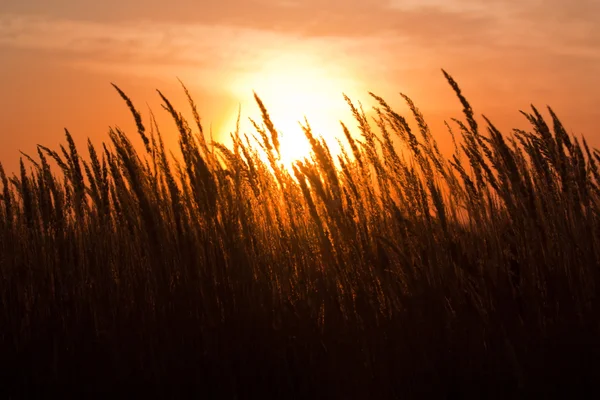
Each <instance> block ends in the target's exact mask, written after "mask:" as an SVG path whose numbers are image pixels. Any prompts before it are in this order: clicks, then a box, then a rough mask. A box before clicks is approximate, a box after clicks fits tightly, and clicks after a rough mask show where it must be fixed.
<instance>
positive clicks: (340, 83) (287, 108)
mask: <svg viewBox="0 0 600 400" xmlns="http://www.w3.org/2000/svg"><path fill="white" fill-rule="evenodd" d="M317 61H318V60H316V59H315V57H310V56H308V55H305V54H303V55H295V54H287V55H280V56H279V57H278V58H276V59H274V60H270V62H269V63H267V65H266V66H265V67H263V68H260V69H258V70H256V71H254V72H251V73H246V74H242V75H241V76H240V77H239V78H238V79H235V80H234V81H233V82H232V83H231V85H232V87H233V89H234V90H232V91H233V92H234V93H236V94H238V95H239V97H241V98H242V101H241V106H242V118H241V119H240V131H241V132H246V133H249V132H252V133H255V129H254V127H253V126H252V124H251V123H250V121H249V120H248V117H251V118H252V119H253V120H254V121H256V122H257V123H259V124H260V123H261V122H262V121H261V118H260V117H261V114H260V110H259V108H258V106H257V104H256V102H255V100H254V94H253V92H255V93H256V94H257V95H258V96H259V97H260V99H261V101H262V102H263V103H264V105H265V107H266V108H267V111H268V113H269V116H270V119H271V121H272V122H273V125H274V126H275V129H276V130H277V131H278V132H279V135H278V136H279V141H280V154H281V157H280V159H279V161H280V162H281V164H282V165H283V166H284V167H285V168H287V169H289V170H291V167H292V165H293V163H294V162H296V161H299V160H303V159H305V158H307V157H310V155H311V146H310V144H309V142H308V140H307V138H306V135H305V133H304V130H303V128H302V126H301V123H302V125H305V122H304V121H305V119H306V120H307V121H308V123H309V125H310V128H311V131H312V133H313V135H314V136H315V137H317V138H320V137H322V138H323V139H324V140H325V142H326V143H327V146H328V147H329V149H330V151H331V153H332V155H333V156H334V157H336V156H337V155H338V154H339V153H340V150H341V149H340V146H339V144H338V141H337V140H336V138H339V139H340V140H345V139H343V137H344V135H343V132H342V129H341V126H340V122H339V121H340V120H345V121H349V120H350V121H351V119H352V114H351V113H350V110H349V107H348V105H347V104H346V103H345V101H344V98H343V93H346V94H348V95H349V96H351V95H352V94H353V93H356V92H357V90H356V84H355V82H354V80H353V79H352V77H351V76H349V74H348V73H347V72H344V70H343V69H340V68H335V67H334V66H331V65H326V64H323V63H319V62H317ZM236 119H237V113H236V114H235V116H233V115H232V117H231V118H230V123H229V127H228V128H229V129H230V130H229V131H233V130H234V129H235V120H236Z"/></svg>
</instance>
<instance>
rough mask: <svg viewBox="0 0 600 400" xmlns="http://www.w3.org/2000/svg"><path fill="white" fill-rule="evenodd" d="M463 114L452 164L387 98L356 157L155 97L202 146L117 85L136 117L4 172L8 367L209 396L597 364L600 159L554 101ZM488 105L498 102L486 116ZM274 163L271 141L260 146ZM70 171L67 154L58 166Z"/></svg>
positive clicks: (1, 265) (575, 374)
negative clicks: (519, 112)
mask: <svg viewBox="0 0 600 400" xmlns="http://www.w3.org/2000/svg"><path fill="white" fill-rule="evenodd" d="M444 75H445V77H446V79H447V81H448V82H449V84H450V86H451V88H452V89H453V90H454V91H455V93H456V95H457V97H458V99H459V101H460V103H461V105H462V107H463V112H464V121H463V120H460V119H453V120H452V128H451V125H450V124H448V125H447V126H448V128H449V129H450V133H451V134H452V138H453V140H454V143H455V153H454V154H452V155H451V156H450V157H446V156H444V155H443V154H442V153H441V151H440V150H439V148H438V145H437V142H436V140H435V137H434V135H433V133H432V132H431V131H430V129H429V127H428V126H427V123H426V122H425V119H424V117H423V115H422V114H421V113H420V111H419V110H418V108H417V107H416V106H415V105H414V104H413V102H412V101H411V100H410V98H408V97H407V96H404V95H403V96H402V97H403V99H404V100H405V101H406V103H407V105H408V107H409V109H410V111H411V113H412V115H411V116H410V118H412V119H414V121H415V122H416V124H413V125H412V126H416V130H414V129H413V128H412V127H411V124H409V122H408V120H407V118H406V117H404V116H402V115H400V114H398V113H397V112H396V111H394V110H393V109H392V108H391V107H390V106H389V105H388V103H386V101H385V100H383V99H382V98H380V97H378V96H376V95H374V94H371V95H372V97H373V99H374V100H375V101H376V103H377V104H378V106H377V107H376V108H375V118H374V119H373V120H372V121H370V120H369V119H368V118H367V117H366V116H365V113H364V111H363V110H362V108H361V107H360V106H357V105H355V104H353V102H352V101H351V100H350V99H348V98H346V100H347V102H348V105H349V107H350V108H351V110H352V112H353V114H354V117H355V119H356V121H355V123H356V124H357V126H358V128H359V131H360V137H358V138H357V137H354V136H352V135H351V134H350V132H349V129H348V128H347V126H346V125H345V124H342V126H341V128H340V131H341V132H344V133H345V137H346V139H347V143H346V144H345V145H344V146H345V149H344V150H343V151H342V153H341V155H339V156H335V157H334V155H332V153H331V152H330V150H329V148H328V147H327V144H326V143H325V142H324V141H323V140H322V139H320V138H319V137H317V136H315V135H314V134H313V132H312V130H311V128H310V126H309V124H308V122H306V123H305V124H304V133H305V135H306V138H307V140H308V141H309V142H310V144H311V146H312V151H313V152H312V158H311V159H310V160H304V161H302V162H297V163H296V164H295V165H294V167H293V169H292V170H288V169H286V168H284V167H282V164H281V163H280V162H279V158H280V154H279V141H278V132H277V130H276V127H274V126H273V123H272V122H271V121H270V118H269V114H268V112H267V107H266V106H265V105H264V104H263V103H262V101H261V100H260V98H259V97H258V96H256V101H257V104H258V106H259V108H260V110H261V114H262V123H255V128H256V131H257V132H256V133H257V135H256V136H254V135H250V136H251V137H256V138H258V139H257V140H258V142H253V141H252V140H251V139H250V138H249V137H248V135H247V134H245V133H242V132H240V131H239V130H238V131H236V132H235V133H234V134H233V135H232V139H233V140H232V142H233V146H232V147H231V148H228V147H225V146H223V145H222V144H219V143H208V142H207V141H206V140H205V135H204V132H203V128H202V124H201V121H200V117H199V115H198V112H197V110H196V106H195V104H194V101H193V100H192V98H191V96H190V95H189V93H188V91H187V89H185V87H184V90H185V93H186V94H187V95H188V99H189V103H190V106H191V107H192V113H193V117H194V121H192V123H191V124H190V122H189V121H187V120H186V119H185V118H184V117H183V116H182V114H181V113H180V112H178V111H177V110H176V109H175V108H174V107H173V105H172V104H171V103H170V102H169V100H168V99H167V98H166V97H165V96H164V95H163V94H162V93H160V92H159V95H160V97H161V98H162V100H163V103H164V104H163V107H164V108H165V110H166V111H167V112H168V113H169V114H170V115H171V116H172V118H173V121H174V123H175V128H176V130H177V132H178V135H179V146H180V151H181V154H182V157H180V158H173V157H171V155H170V154H169V153H170V152H169V150H168V149H166V148H165V147H164V144H163V136H162V133H161V130H160V129H159V127H158V125H157V124H156V121H155V120H154V117H153V116H151V119H150V121H144V120H143V118H142V116H141V114H140V113H139V112H138V111H137V110H136V108H135V106H134V104H133V102H132V101H131V100H130V99H129V98H128V97H127V95H126V94H125V93H124V92H123V91H122V90H121V89H119V88H118V87H116V86H115V88H116V89H117V91H118V94H119V95H120V96H121V97H122V98H123V100H124V101H125V102H126V105H127V107H129V109H130V111H131V113H132V115H133V117H134V119H135V123H136V126H137V130H138V132H137V133H138V135H139V136H140V137H141V139H142V142H143V147H142V148H141V153H140V152H139V151H138V149H136V148H135V147H134V145H133V144H132V142H131V141H130V139H129V137H128V136H127V135H126V134H125V133H124V132H123V131H122V130H120V129H118V128H112V129H111V130H110V132H109V138H110V142H109V143H107V144H104V145H103V146H102V148H96V147H94V145H93V144H92V143H91V142H88V148H87V153H88V155H87V156H85V157H84V156H82V155H81V154H80V153H79V152H78V149H77V148H76V146H75V143H74V141H73V139H72V137H71V135H70V133H69V132H68V131H67V132H66V139H67V146H66V147H64V146H61V148H60V152H57V151H54V150H51V149H48V148H46V147H43V146H39V148H38V154H37V157H36V158H35V159H34V158H33V157H29V156H26V158H27V159H28V160H27V165H26V164H25V162H23V161H22V162H21V166H20V171H19V173H18V174H15V175H13V176H12V177H8V176H7V175H6V174H5V172H4V170H3V169H2V167H1V165H0V181H1V188H2V189H1V191H0V192H1V197H0V274H1V279H0V327H2V329H0V354H2V360H3V362H2V367H1V371H2V374H1V375H0V376H2V377H3V380H4V381H5V382H17V383H23V384H26V383H38V382H50V383H66V382H75V381H77V382H79V383H83V384H86V385H88V386H89V387H92V388H103V387H106V386H107V385H110V384H114V383H118V382H121V381H129V380H132V381H136V382H139V381H147V382H151V383H183V382H193V383H195V384H196V385H197V387H196V388H197V389H198V390H199V391H200V392H201V393H204V394H209V393H210V392H211V391H214V393H219V394H221V395H225V396H226V397H236V396H238V397H244V396H247V395H249V393H251V392H252V391H260V392H262V393H264V394H271V395H279V396H284V395H289V394H290V393H293V394H294V395H295V396H298V397H305V396H306V397H319V398H320V397H328V396H331V395H334V396H336V397H342V396H345V397H367V398H384V397H420V396H422V395H435V396H452V395H458V396H461V395H482V394H484V393H487V394H495V395H500V396H505V395H509V394H515V393H532V392H545V393H551V391H553V390H556V389H559V388H568V387H571V386H572V385H575V384H577V385H580V386H581V385H584V384H587V385H590V387H592V386H593V383H594V380H595V379H597V378H599V377H600V375H599V368H598V361H599V360H600V347H599V341H598V334H599V332H598V315H599V312H600V304H599V300H598V296H597V288H596V286H597V284H598V282H599V273H600V269H599V267H600V249H599V245H600V237H599V235H600V229H599V222H600V216H599V211H600V203H599V194H600V187H599V184H600V173H599V168H598V163H599V162H600V151H598V150H596V149H590V148H589V146H588V145H587V143H586V142H585V140H584V139H581V140H579V139H577V138H576V137H573V136H572V135H569V134H568V133H567V130H566V129H565V128H564V127H563V125H562V124H561V122H560V120H559V119H558V117H557V116H556V114H555V113H554V112H553V111H552V110H551V109H548V113H549V119H546V118H544V117H543V116H542V115H541V113H540V112H539V111H538V110H537V109H536V108H534V107H532V110H531V111H530V112H523V115H524V117H525V118H526V119H527V120H528V121H529V123H530V124H531V130H530V131H528V132H526V131H522V130H514V131H513V132H512V133H511V134H510V135H505V134H503V133H501V132H500V131H499V130H498V129H497V128H496V127H495V126H494V125H493V124H492V122H490V121H489V120H488V119H484V120H485V124H484V125H480V124H479V123H478V122H477V120H476V117H475V114H474V112H473V110H472V108H471V106H470V104H469V103H468V102H467V100H466V98H465V97H464V95H463V94H462V92H461V90H460V88H459V87H458V85H457V84H456V82H455V81H454V80H453V79H452V77H451V76H450V75H448V74H447V73H446V72H444ZM484 118H485V117H484ZM261 151H263V152H265V153H266V157H262V156H260V152H261ZM50 163H53V164H56V165H55V166H54V167H51V166H50Z"/></svg>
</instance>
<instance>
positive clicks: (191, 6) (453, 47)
mask: <svg viewBox="0 0 600 400" xmlns="http://www.w3.org/2000/svg"><path fill="white" fill-rule="evenodd" d="M599 26H600V2H598V1H597V0H573V1H569V2H567V1H564V0H550V1H542V0H535V1H534V0H520V1H514V0H464V1H458V0H421V1H417V0H405V1H402V0H385V1H384V0H369V1H367V0H362V1H359V0H344V1H342V0H329V1H327V0H319V1H317V0H308V1H299V0H298V1H294V0H244V1H242V0H221V1H219V2H216V1H215V2H201V1H193V0H181V1H175V0H174V1H170V2H165V1H163V0H144V1H142V0H127V1H124V0H119V1H117V0H104V1H98V2H91V1H83V0H53V1H46V0H2V4H1V5H0V161H2V163H3V164H4V165H5V167H6V168H7V169H9V170H14V169H15V167H16V165H17V162H18V158H19V150H22V151H24V152H26V153H30V154H34V153H35V145H36V144H37V143H40V144H44V145H47V146H49V147H52V148H54V147H56V146H57V145H58V144H59V143H62V142H63V138H64V136H63V135H64V134H63V128H64V127H67V128H68V129H69V130H70V131H71V133H72V134H73V135H74V136H75V137H76V138H77V142H78V143H85V139H86V138H87V137H88V136H90V137H92V138H93V139H94V140H95V141H101V140H107V139H108V135H107V134H106V132H107V129H108V126H109V125H119V126H121V127H123V128H125V129H126V130H128V131H130V132H132V133H133V130H132V129H131V128H132V127H133V122H132V119H131V117H130V116H129V114H128V111H127V109H126V107H125V106H124V104H123V102H122V101H121V100H120V98H119V97H118V95H117V94H116V92H115V91H114V89H113V88H112V87H111V86H110V82H115V83H116V84H118V85H119V86H120V87H121V88H122V89H123V90H124V91H125V92H126V93H127V94H128V95H130V97H131V98H132V99H133V101H134V104H136V105H137V106H138V108H139V109H141V111H142V112H143V114H144V116H146V115H147V112H146V111H147V105H146V104H148V105H149V106H150V107H151V108H152V109H153V111H154V112H155V114H156V115H157V116H158V117H159V120H160V122H164V125H163V131H164V132H165V133H167V132H168V131H169V130H170V129H171V125H170V124H169V123H168V122H169V121H168V120H167V119H166V118H164V114H165V112H164V111H163V110H162V109H161V108H160V102H159V101H158V95H157V94H156V92H155V91H154V90H155V89H156V88H158V89H161V91H163V93H165V94H166V95H167V96H168V97H169V98H171V99H172V100H173V102H174V103H175V104H176V105H178V106H180V107H184V106H185V105H184V104H183V103H182V100H183V93H182V92H181V90H180V89H179V86H178V82H177V79H176V78H177V77H179V78H180V79H181V80H182V81H183V82H184V83H186V84H187V85H188V87H189V89H190V90H191V92H192V94H193V95H194V98H195V100H196V102H197V103H198V105H199V108H200V112H201V115H202V117H203V120H204V122H205V125H206V127H207V128H208V127H209V126H210V125H211V124H212V127H213V131H214V132H215V138H217V139H219V138H220V137H223V136H222V134H223V133H227V131H228V129H230V128H231V124H232V122H233V119H234V118H235V115H236V112H237V108H238V104H240V103H241V104H242V116H243V117H248V116H252V117H258V113H257V108H256V106H255V105H254V104H253V103H252V102H251V101H250V100H251V97H252V90H253V89H254V90H256V92H257V93H258V94H259V95H260V96H261V97H263V100H265V103H266V105H267V107H269V109H270V110H271V111H272V113H273V114H274V119H275V120H276V122H277V118H279V122H280V128H282V130H284V131H285V129H284V128H287V129H291V128H288V127H290V126H294V125H293V124H291V122H293V121H295V120H298V119H302V118H303V116H304V115H307V117H308V119H309V121H311V122H312V121H314V123H315V125H316V128H317V130H318V129H319V128H320V129H321V132H318V133H325V134H329V133H328V131H329V130H330V129H331V130H334V129H336V128H337V127H336V121H337V120H338V119H340V118H343V119H344V120H346V121H348V122H349V123H350V125H353V121H351V120H349V119H348V118H347V115H346V114H345V112H346V111H345V110H346V108H345V103H344V100H343V97H342V92H345V93H347V94H348V95H350V97H352V98H353V99H356V100H362V101H363V102H364V104H365V106H370V105H373V104H374V103H373V102H372V101H370V99H369V98H368V97H367V91H369V90H370V91H373V92H375V93H376V94H379V95H381V96H382V97H384V98H385V99H387V100H388V101H389V102H390V103H391V104H392V105H393V106H396V107H397V108H398V109H399V110H401V111H404V110H405V108H404V107H403V104H402V102H401V99H400V97H399V96H398V95H397V93H398V92H403V93H406V94H407V95H409V96H410V97H411V98H412V99H413V100H414V101H415V102H416V104H417V105H418V106H419V107H420V108H421V109H422V111H423V112H424V114H425V117H426V118H427V119H428V121H429V122H430V123H431V124H432V126H433V127H434V128H438V127H440V126H441V123H442V119H443V118H446V119H449V118H450V117H454V116H459V114H460V105H459V103H458V102H457V100H456V99H455V98H454V97H453V94H452V92H451V89H450V87H449V86H448V85H447V84H446V83H445V81H444V79H443V76H442V74H441V72H440V68H444V69H446V70H447V71H448V72H449V73H450V74H452V75H453V76H454V78H455V79H456V80H457V81H458V82H459V84H460V85H461V87H462V89H463V91H464V92H465V94H466V96H467V98H468V99H469V100H470V101H471V103H472V105H473V106H474V109H475V111H476V112H477V113H484V114H486V115H487V116H488V117H490V118H491V119H492V121H494V122H497V125H498V126H500V127H501V128H505V129H506V128H511V127H521V128H523V127H526V124H525V122H524V118H523V117H522V116H520V115H519V113H518V110H519V109H526V108H527V107H528V105H529V104H530V103H534V104H535V105H537V106H539V108H543V107H544V106H545V105H546V104H549V105H551V106H552V107H553V108H554V109H555V111H557V113H558V115H559V116H560V117H561V118H562V119H563V121H564V122H565V124H566V125H567V128H568V130H569V131H571V132H572V133H575V134H577V135H580V134H584V135H585V136H586V138H587V139H588V141H589V142H590V144H592V145H593V146H595V147H600V131H598V128H597V125H596V121H597V120H599V119H600V106H599V105H600V28H599ZM290 121H291V122H290ZM281 125H282V126H281ZM323 131H327V132H323ZM335 133H336V134H337V133H338V132H335ZM435 133H436V131H435V130H434V134H435ZM439 134H440V135H443V137H446V136H445V131H439ZM175 143H176V138H175V136H172V137H171V138H170V144H175Z"/></svg>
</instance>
